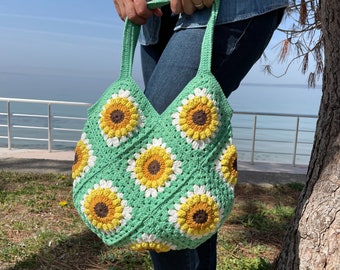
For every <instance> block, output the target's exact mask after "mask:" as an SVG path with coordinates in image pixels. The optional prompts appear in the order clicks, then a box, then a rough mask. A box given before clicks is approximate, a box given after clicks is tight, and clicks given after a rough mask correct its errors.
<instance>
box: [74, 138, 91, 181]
mask: <svg viewBox="0 0 340 270" xmlns="http://www.w3.org/2000/svg"><path fill="white" fill-rule="evenodd" d="M96 159H97V157H96V156H94V154H93V150H92V145H91V144H90V143H89V140H88V139H87V138H86V134H85V133H82V135H81V139H80V140H79V141H78V143H77V145H76V148H75V155H74V161H73V166H72V178H73V180H74V181H73V185H76V184H77V183H79V181H80V179H81V177H83V176H84V174H85V173H87V172H89V170H90V168H91V167H93V166H94V164H95V162H96Z"/></svg>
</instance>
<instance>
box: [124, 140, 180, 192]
mask: <svg viewBox="0 0 340 270" xmlns="http://www.w3.org/2000/svg"><path fill="white" fill-rule="evenodd" d="M171 151H172V150H171V148H170V147H166V144H165V143H163V141H162V138H160V139H153V140H152V143H149V144H147V145H146V148H142V149H140V151H139V153H135V154H134V159H129V160H128V164H129V165H128V167H127V169H126V170H127V171H128V172H131V178H132V179H135V184H136V185H139V186H140V190H141V191H143V192H145V197H150V196H151V197H157V195H158V192H163V191H164V188H165V187H169V186H170V182H171V181H174V180H176V178H177V175H179V174H181V173H182V169H181V165H182V162H181V161H179V160H176V155H175V154H172V153H171Z"/></svg>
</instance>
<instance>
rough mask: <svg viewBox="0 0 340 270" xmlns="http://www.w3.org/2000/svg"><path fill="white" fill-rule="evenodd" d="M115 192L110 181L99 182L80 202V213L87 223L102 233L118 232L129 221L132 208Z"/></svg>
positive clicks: (120, 194)
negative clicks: (83, 215)
mask: <svg viewBox="0 0 340 270" xmlns="http://www.w3.org/2000/svg"><path fill="white" fill-rule="evenodd" d="M117 190H118V189H117V187H113V186H112V181H107V180H100V182H99V184H95V185H94V186H93V189H89V190H88V192H87V193H86V194H85V195H84V198H83V201H81V211H82V212H83V213H84V214H85V216H86V218H87V219H88V221H89V222H90V223H91V224H92V225H93V226H94V227H95V228H97V229H99V230H101V231H103V232H104V233H110V232H112V231H118V230H119V229H120V228H121V227H122V226H124V225H126V222H127V221H128V220H129V219H131V212H132V208H131V207H130V206H128V203H127V201H126V200H123V194H122V193H118V192H117Z"/></svg>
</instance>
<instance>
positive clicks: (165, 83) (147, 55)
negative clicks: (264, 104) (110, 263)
mask: <svg viewBox="0 0 340 270" xmlns="http://www.w3.org/2000/svg"><path fill="white" fill-rule="evenodd" d="M281 18H282V10H277V11H273V12H270V13H267V14H264V15H261V16H257V17H254V18H251V19H248V20H244V21H240V22H235V23H230V24H224V25H219V26H216V27H215V33H214V44H213V56H212V73H213V74H214V76H215V77H216V79H217V80H218V82H219V83H220V85H221V87H222V89H223V91H224V93H225V96H226V97H228V96H229V95H230V94H231V92H232V91H234V90H235V89H237V87H238V86H239V84H240V82H241V80H242V79H243V78H244V76H245V75H246V74H247V73H248V71H249V70H250V69H251V67H252V66H253V65H254V63H255V62H256V61H257V60H258V59H259V57H260V56H261V54H262V53H263V51H264V49H265V47H266V46H267V45H268V42H269V40H270V38H271V37H272V34H273V32H274V30H275V29H276V27H277V26H278V24H279V22H280V20H281ZM204 32H205V29H202V28H196V29H185V30H180V31H178V32H175V33H174V34H172V36H171V39H170V40H169V42H168V43H167V45H166V46H165V48H164V51H163V52H162V53H159V52H155V50H153V47H150V46H141V51H142V53H141V56H142V63H143V69H144V67H145V68H146V69H145V71H146V72H145V73H147V74H145V76H144V80H145V84H146V87H145V95H146V97H147V98H148V99H149V100H150V102H151V104H152V105H153V106H154V108H155V109H156V111H157V112H158V113H162V112H163V111H164V110H165V109H166V108H167V107H168V105H169V104H170V103H171V102H172V101H173V100H174V99H175V98H176V97H177V95H178V94H179V93H180V92H181V91H182V89H183V88H184V87H185V86H186V85H187V84H188V82H189V81H190V80H191V79H192V78H193V77H194V76H195V75H196V73H197V69H198V66H199V59H200V52H201V44H202V40H203V36H204ZM158 49H159V47H158ZM150 256H151V259H152V263H153V265H154V269H155V270H168V269H169V270H170V269H176V270H182V269H183V270H214V269H216V235H214V236H213V237H212V238H211V239H209V240H208V241H206V242H205V243H203V244H202V245H201V246H199V247H198V248H196V249H193V250H188V249H186V250H178V251H170V252H166V253H156V252H153V251H150Z"/></svg>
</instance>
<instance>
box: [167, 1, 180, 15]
mask: <svg viewBox="0 0 340 270" xmlns="http://www.w3.org/2000/svg"><path fill="white" fill-rule="evenodd" d="M170 7H171V11H172V12H173V13H174V14H179V13H182V12H183V6H182V0H171V2H170Z"/></svg>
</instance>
